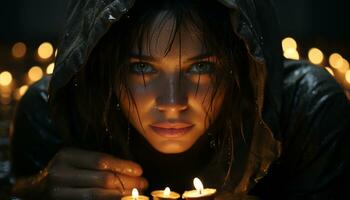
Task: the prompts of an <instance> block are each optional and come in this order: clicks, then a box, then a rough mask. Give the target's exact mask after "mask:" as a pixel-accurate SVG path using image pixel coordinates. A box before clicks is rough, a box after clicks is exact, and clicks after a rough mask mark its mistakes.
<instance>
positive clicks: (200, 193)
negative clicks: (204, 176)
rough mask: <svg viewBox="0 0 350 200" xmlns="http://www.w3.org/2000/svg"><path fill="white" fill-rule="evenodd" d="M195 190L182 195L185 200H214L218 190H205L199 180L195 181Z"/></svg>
mask: <svg viewBox="0 0 350 200" xmlns="http://www.w3.org/2000/svg"><path fill="white" fill-rule="evenodd" d="M193 185H194V187H195V188H196V189H195V190H190V191H185V192H184V193H183V194H182V198H183V199H187V200H191V199H195V200H213V199H214V198H215V193H216V189H212V188H204V186H203V184H202V182H201V180H199V178H195V179H193Z"/></svg>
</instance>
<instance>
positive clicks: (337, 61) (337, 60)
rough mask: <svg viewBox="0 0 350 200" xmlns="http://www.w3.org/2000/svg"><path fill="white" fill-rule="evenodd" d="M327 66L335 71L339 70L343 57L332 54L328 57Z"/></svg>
mask: <svg viewBox="0 0 350 200" xmlns="http://www.w3.org/2000/svg"><path fill="white" fill-rule="evenodd" d="M329 64H330V65H331V66H332V67H333V68H335V69H339V68H341V67H342V65H343V57H342V56H341V55H340V54H338V53H333V54H332V55H331V56H330V57H329Z"/></svg>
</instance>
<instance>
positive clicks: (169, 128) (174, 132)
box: [150, 122, 194, 138]
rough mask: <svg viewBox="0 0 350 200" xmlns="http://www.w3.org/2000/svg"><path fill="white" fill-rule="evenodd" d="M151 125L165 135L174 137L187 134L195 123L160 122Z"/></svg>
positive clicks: (155, 130)
mask: <svg viewBox="0 0 350 200" xmlns="http://www.w3.org/2000/svg"><path fill="white" fill-rule="evenodd" d="M150 127H151V128H152V129H153V131H154V132H156V133H157V134H159V135H161V136H163V137H171V138H173V137H180V136H182V135H185V134H186V133H188V132H189V131H190V130H191V129H192V128H193V127H194V124H191V123H187V122H159V123H154V124H151V125H150Z"/></svg>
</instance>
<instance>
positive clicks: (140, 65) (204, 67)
mask: <svg viewBox="0 0 350 200" xmlns="http://www.w3.org/2000/svg"><path fill="white" fill-rule="evenodd" d="M215 67H216V64H215V63H213V62H208V61H201V62H196V63H193V64H192V65H190V66H189V67H188V69H186V70H185V73H186V74H188V75H205V74H212V73H213V72H214V71H215ZM129 70H130V72H131V73H133V74H137V75H147V74H149V75H151V74H155V73H157V72H158V70H157V69H156V68H155V67H154V66H153V65H152V64H150V63H146V62H135V63H131V64H130V66H129Z"/></svg>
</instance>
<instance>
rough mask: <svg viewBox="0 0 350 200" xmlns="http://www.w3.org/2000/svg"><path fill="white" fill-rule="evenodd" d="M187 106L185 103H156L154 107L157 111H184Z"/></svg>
mask: <svg viewBox="0 0 350 200" xmlns="http://www.w3.org/2000/svg"><path fill="white" fill-rule="evenodd" d="M187 108H188V106H187V105H180V104H161V105H156V106H155V109H157V110H159V111H162V112H164V111H171V112H179V111H184V110H186V109H187Z"/></svg>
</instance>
